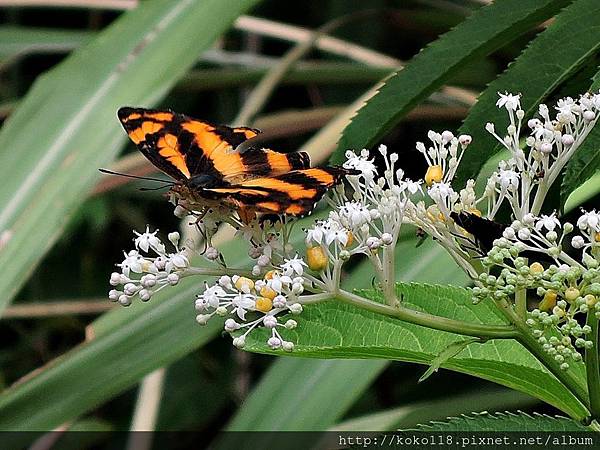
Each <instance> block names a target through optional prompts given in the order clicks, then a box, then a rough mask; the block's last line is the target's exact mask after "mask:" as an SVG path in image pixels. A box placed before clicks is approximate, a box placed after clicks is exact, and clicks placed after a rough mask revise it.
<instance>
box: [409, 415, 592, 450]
mask: <svg viewBox="0 0 600 450" xmlns="http://www.w3.org/2000/svg"><path fill="white" fill-rule="evenodd" d="M417 430H418V431H444V432H451V431H492V432H493V431H518V432H521V433H522V432H526V431H554V432H561V431H587V432H590V429H589V428H587V427H585V426H583V425H581V424H580V423H579V422H576V421H574V420H572V419H568V418H566V417H560V416H554V417H553V416H548V415H546V414H538V413H534V414H533V415H529V414H526V413H524V412H521V411H519V412H517V413H511V412H504V413H495V414H490V413H487V412H483V413H479V414H475V413H474V414H469V415H462V416H460V417H451V418H449V419H448V420H447V421H445V422H431V423H429V424H424V425H420V426H419V427H418V428H417ZM550 443H552V442H550ZM516 444H518V441H517V442H516ZM516 444H515V445H516Z"/></svg>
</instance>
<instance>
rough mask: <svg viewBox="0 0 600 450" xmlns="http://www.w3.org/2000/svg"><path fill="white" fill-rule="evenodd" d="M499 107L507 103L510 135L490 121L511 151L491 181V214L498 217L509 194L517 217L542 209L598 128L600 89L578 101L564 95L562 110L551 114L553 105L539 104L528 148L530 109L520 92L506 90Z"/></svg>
mask: <svg viewBox="0 0 600 450" xmlns="http://www.w3.org/2000/svg"><path fill="white" fill-rule="evenodd" d="M497 105H498V107H500V108H506V110H507V112H508V115H509V120H510V123H509V125H508V127H507V128H506V134H505V135H504V137H501V136H500V135H498V134H497V133H496V131H495V127H494V125H493V124H492V123H488V124H487V125H486V130H487V131H488V132H489V133H491V134H492V135H493V136H494V137H495V138H496V140H497V141H498V142H500V143H501V144H502V146H503V147H504V148H505V149H507V150H508V151H509V152H510V155H511V157H510V158H509V159H508V160H506V161H502V162H501V163H500V164H499V167H498V170H497V171H496V172H494V174H493V175H492V176H491V177H490V178H489V181H488V184H487V187H486V197H487V200H488V208H487V210H488V217H490V218H493V217H494V216H495V215H496V213H497V211H498V209H499V207H500V205H501V204H502V202H503V201H504V200H505V199H506V200H507V201H508V202H509V204H510V206H511V208H512V210H513V214H514V217H515V218H516V219H519V220H520V219H522V218H523V216H524V215H525V214H527V213H533V214H539V212H540V210H541V206H542V204H543V201H544V199H545V197H546V194H547V192H548V189H549V187H550V185H552V183H553V182H554V181H555V180H556V178H557V177H558V176H559V174H560V173H561V171H562V169H563V168H564V166H565V164H566V163H567V161H568V160H569V158H570V157H571V156H572V155H573V153H574V152H575V151H576V150H577V148H579V146H580V145H581V143H582V142H583V141H584V139H585V138H586V137H587V135H588V134H589V132H590V131H591V130H592V128H593V127H594V125H595V124H596V121H597V120H598V114H599V112H600V94H594V95H592V94H584V95H582V96H581V97H580V98H579V99H578V100H577V101H575V100H574V99H572V98H571V97H566V98H564V99H561V100H559V101H558V103H557V105H556V110H557V113H556V115H555V116H554V117H551V116H550V110H549V108H548V106H546V105H544V104H541V105H540V106H539V108H538V112H539V118H533V119H530V120H529V121H528V122H527V128H529V136H527V138H526V139H525V144H526V150H523V149H522V148H521V144H520V138H521V135H522V133H521V131H522V130H521V129H522V126H523V123H522V122H523V118H524V116H525V112H524V111H523V110H522V109H521V103H520V96H519V95H513V94H500V99H499V100H498V103H497Z"/></svg>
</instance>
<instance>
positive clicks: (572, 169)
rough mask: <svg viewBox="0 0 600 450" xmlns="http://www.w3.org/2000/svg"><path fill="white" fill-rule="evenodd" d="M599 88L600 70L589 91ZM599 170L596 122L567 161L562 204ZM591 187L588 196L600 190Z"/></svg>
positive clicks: (599, 137) (599, 136)
mask: <svg viewBox="0 0 600 450" xmlns="http://www.w3.org/2000/svg"><path fill="white" fill-rule="evenodd" d="M598 90H600V71H599V72H597V73H596V75H595V76H594V80H593V83H592V85H591V86H590V89H589V91H590V92H598ZM598 170H600V126H599V125H598V123H596V125H595V126H594V128H592V131H590V134H588V136H587V138H586V139H585V141H584V142H583V144H582V145H581V147H580V148H579V149H578V150H577V152H575V154H574V155H573V156H572V157H571V159H570V160H569V162H568V163H567V167H566V168H565V175H564V177H563V181H562V185H561V190H560V200H561V206H564V205H565V204H566V202H567V200H568V198H569V196H570V195H571V194H572V193H573V191H575V189H577V188H578V187H579V186H581V185H583V183H585V182H586V181H587V180H589V179H590V178H592V177H593V176H594V175H595V174H596V173H597V172H598ZM591 187H592V189H591V190H590V192H587V193H586V196H587V197H593V196H594V195H595V194H597V193H598V192H600V185H591ZM594 187H595V189H593V188H594Z"/></svg>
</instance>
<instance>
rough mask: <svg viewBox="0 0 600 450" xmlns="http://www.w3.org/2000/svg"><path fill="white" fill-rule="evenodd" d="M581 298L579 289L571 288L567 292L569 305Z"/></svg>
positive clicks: (566, 296)
mask: <svg viewBox="0 0 600 450" xmlns="http://www.w3.org/2000/svg"><path fill="white" fill-rule="evenodd" d="M577 297H579V289H577V288H575V287H570V288H567V289H566V290H565V298H566V299H567V301H568V302H569V303H573V302H574V301H575V300H577Z"/></svg>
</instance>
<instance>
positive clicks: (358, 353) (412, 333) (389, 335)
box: [246, 283, 586, 418]
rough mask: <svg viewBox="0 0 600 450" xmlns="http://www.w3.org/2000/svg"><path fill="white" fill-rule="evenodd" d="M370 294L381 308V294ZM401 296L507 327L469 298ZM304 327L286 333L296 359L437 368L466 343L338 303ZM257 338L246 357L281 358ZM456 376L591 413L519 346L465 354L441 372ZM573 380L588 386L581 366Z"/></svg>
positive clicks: (433, 309) (447, 313)
mask: <svg viewBox="0 0 600 450" xmlns="http://www.w3.org/2000/svg"><path fill="white" fill-rule="evenodd" d="M363 294H367V295H368V296H371V297H372V298H374V299H375V300H379V301H381V300H382V299H381V298H380V295H379V294H378V293H376V292H374V291H364V292H363ZM398 294H399V295H400V296H402V298H403V299H404V302H405V303H406V304H407V306H409V307H411V308H414V309H417V310H421V311H425V312H428V313H430V314H434V315H437V316H442V317H448V318H451V319H457V320H464V321H467V322H470V323H486V324H499V323H503V322H502V320H501V319H500V318H499V317H498V315H497V314H496V311H495V308H494V307H493V306H492V305H490V304H488V303H486V302H483V303H480V304H478V305H473V303H472V301H471V296H470V293H469V291H468V290H466V289H463V288H457V287H453V286H432V285H423V284H414V283H413V284H400V285H399V286H398ZM297 321H298V327H297V328H296V329H295V330H292V331H288V330H286V334H285V338H286V339H288V340H291V341H292V342H294V343H295V348H294V351H293V352H292V356H300V357H307V356H308V357H314V358H385V359H392V360H401V361H409V362H416V363H421V364H430V363H431V361H432V360H433V359H434V358H435V357H436V356H437V355H439V354H440V353H441V352H442V351H443V350H444V349H445V348H446V347H447V346H448V345H450V344H451V343H453V342H455V341H456V340H457V338H459V336H457V335H456V334H453V333H446V332H442V331H436V330H433V329H429V328H425V327H420V326H417V325H413V324H409V323H405V322H402V321H399V320H397V319H394V318H390V317H384V316H382V315H380V314H375V313H371V312H368V311H365V310H362V309H358V308H355V307H353V306H349V305H345V304H338V303H335V302H333V301H330V302H325V303H322V304H317V305H311V306H307V307H306V308H305V310H304V312H303V313H302V314H301V315H300V316H298V318H297ZM258 331H259V332H257V333H254V334H253V335H250V336H249V338H250V339H248V340H247V341H246V342H247V345H246V349H247V350H250V351H255V352H259V353H269V354H281V352H277V351H273V350H271V349H270V348H269V347H268V346H267V345H266V344H265V341H266V337H267V336H266V334H265V333H266V332H264V331H263V330H258ZM442 367H444V368H446V369H451V370H456V371H458V372H463V373H467V374H471V375H475V376H478V377H480V378H484V379H486V380H490V381H494V382H496V383H499V384H502V385H504V386H508V387H510V388H513V389H517V390H520V391H522V392H525V393H527V394H529V395H533V396H535V397H537V398H539V399H542V400H544V401H545V402H547V403H550V404H552V405H554V406H556V407H557V408H560V409H561V410H563V411H565V412H566V413H568V414H569V415H571V416H573V417H577V418H583V417H585V415H586V409H585V407H584V406H583V405H581V404H580V402H579V401H578V400H577V399H576V398H575V397H573V395H572V394H571V393H570V392H569V391H568V390H567V389H566V388H565V387H564V386H563V385H562V384H561V383H560V382H559V381H558V380H557V379H556V378H554V376H552V375H551V374H550V373H549V372H548V371H547V370H546V369H545V368H544V367H543V366H542V365H541V363H540V362H539V361H538V360H537V359H535V357H534V356H532V355H531V354H530V353H529V352H528V351H527V350H526V349H525V348H523V347H522V346H521V345H520V344H518V343H517V342H516V341H513V340H492V341H488V342H486V343H484V344H481V345H478V346H475V347H473V348H471V347H469V348H466V349H464V350H463V351H462V352H461V353H460V354H458V355H457V356H455V357H454V358H451V359H450V360H449V361H447V362H446V363H444V364H442ZM572 370H574V376H576V377H578V378H579V379H580V380H581V383H582V384H583V383H585V381H584V380H585V374H584V370H583V367H582V365H581V364H579V365H575V366H574V367H573V369H572Z"/></svg>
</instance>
